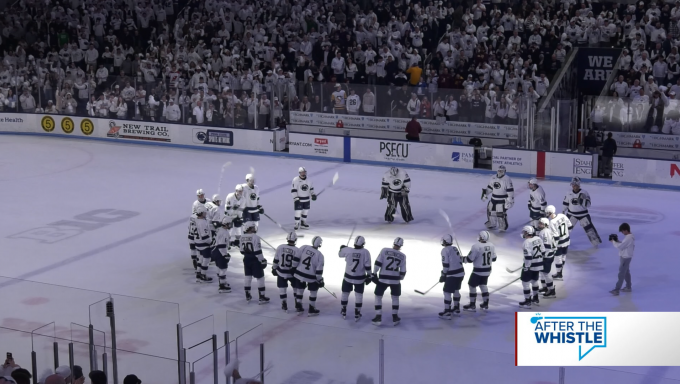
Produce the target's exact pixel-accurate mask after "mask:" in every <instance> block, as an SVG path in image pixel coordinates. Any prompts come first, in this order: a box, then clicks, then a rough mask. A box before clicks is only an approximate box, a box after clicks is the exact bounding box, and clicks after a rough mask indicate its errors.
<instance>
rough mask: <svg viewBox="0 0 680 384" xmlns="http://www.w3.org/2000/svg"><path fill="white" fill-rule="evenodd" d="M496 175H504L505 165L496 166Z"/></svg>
mask: <svg viewBox="0 0 680 384" xmlns="http://www.w3.org/2000/svg"><path fill="white" fill-rule="evenodd" d="M496 175H497V176H498V177H503V176H505V165H501V166H499V167H498V170H497V171H496Z"/></svg>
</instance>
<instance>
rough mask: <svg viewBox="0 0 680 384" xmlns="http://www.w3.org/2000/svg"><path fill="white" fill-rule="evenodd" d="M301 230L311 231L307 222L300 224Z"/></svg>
mask: <svg viewBox="0 0 680 384" xmlns="http://www.w3.org/2000/svg"><path fill="white" fill-rule="evenodd" d="M300 228H302V229H309V224H307V223H306V222H304V221H303V222H301V223H300Z"/></svg>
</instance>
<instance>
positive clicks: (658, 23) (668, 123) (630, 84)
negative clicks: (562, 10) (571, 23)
mask: <svg viewBox="0 0 680 384" xmlns="http://www.w3.org/2000/svg"><path fill="white" fill-rule="evenodd" d="M603 22H604V24H601V25H596V26H595V28H592V27H591V28H590V29H589V30H586V31H585V34H586V36H587V38H588V39H590V38H591V37H592V36H594V35H595V34H599V35H600V36H602V35H605V34H608V35H610V38H609V40H610V43H611V46H612V47H617V48H622V49H623V53H622V56H621V58H620V59H619V62H618V67H617V68H616V70H617V72H618V73H617V75H618V78H617V79H616V81H614V82H613V83H612V84H611V86H610V88H609V90H608V91H609V97H606V98H600V99H599V100H598V101H597V103H596V105H595V108H594V109H593V111H592V113H591V121H592V123H593V125H594V126H595V127H596V128H599V127H606V128H607V129H609V130H614V131H621V130H630V131H636V132H653V133H659V132H662V133H666V134H671V133H672V134H675V135H680V123H679V120H680V103H679V101H678V100H679V99H678V97H679V96H680V66H679V65H678V64H679V63H680V56H678V45H680V39H678V37H679V33H678V32H679V28H678V23H680V2H679V1H667V2H665V3H661V2H659V3H657V2H655V1H640V2H639V3H636V4H631V5H624V4H622V5H616V6H612V8H611V10H610V11H609V12H608V13H607V17H606V18H604V19H603Z"/></svg>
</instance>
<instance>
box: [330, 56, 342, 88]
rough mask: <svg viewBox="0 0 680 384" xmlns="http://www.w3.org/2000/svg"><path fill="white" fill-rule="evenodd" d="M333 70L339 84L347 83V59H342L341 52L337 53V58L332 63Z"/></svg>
mask: <svg viewBox="0 0 680 384" xmlns="http://www.w3.org/2000/svg"><path fill="white" fill-rule="evenodd" d="M331 68H332V69H333V74H334V75H335V77H336V79H337V81H338V83H342V82H344V81H345V59H344V58H343V57H342V54H341V53H340V51H338V52H336V53H335V57H334V58H333V60H332V61H331Z"/></svg>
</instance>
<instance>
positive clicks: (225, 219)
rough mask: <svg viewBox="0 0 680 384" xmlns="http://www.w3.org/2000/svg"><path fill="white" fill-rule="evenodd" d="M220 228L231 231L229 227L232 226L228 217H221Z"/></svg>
mask: <svg viewBox="0 0 680 384" xmlns="http://www.w3.org/2000/svg"><path fill="white" fill-rule="evenodd" d="M222 226H223V227H226V228H227V229H231V226H232V224H231V219H230V218H228V217H226V216H225V217H223V218H222Z"/></svg>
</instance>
